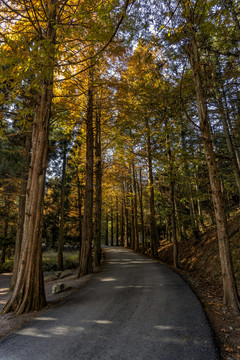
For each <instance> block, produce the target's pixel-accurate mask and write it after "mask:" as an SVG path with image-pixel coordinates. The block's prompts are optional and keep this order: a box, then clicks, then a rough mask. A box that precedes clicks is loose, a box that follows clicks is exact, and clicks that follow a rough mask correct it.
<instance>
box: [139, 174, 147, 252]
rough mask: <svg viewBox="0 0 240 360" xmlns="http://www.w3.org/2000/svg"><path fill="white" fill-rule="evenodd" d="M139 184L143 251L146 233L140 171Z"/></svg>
mask: <svg viewBox="0 0 240 360" xmlns="http://www.w3.org/2000/svg"><path fill="white" fill-rule="evenodd" d="M139 182H140V184H139V183H138V196H139V204H140V215H141V230H142V246H143V251H144V250H145V249H146V248H147V246H146V232H145V224H144V213H143V184H142V170H141V169H140V170H139Z"/></svg>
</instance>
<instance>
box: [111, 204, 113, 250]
mask: <svg viewBox="0 0 240 360" xmlns="http://www.w3.org/2000/svg"><path fill="white" fill-rule="evenodd" d="M111 246H113V207H112V205H111Z"/></svg>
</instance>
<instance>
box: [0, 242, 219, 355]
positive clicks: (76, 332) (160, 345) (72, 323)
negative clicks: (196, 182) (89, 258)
mask: <svg viewBox="0 0 240 360" xmlns="http://www.w3.org/2000/svg"><path fill="white" fill-rule="evenodd" d="M0 359H1V360H28V359H29V360H30V359H33V360H39V359H41V360H48V359H51V360H53V359H54V360H55V359H56V360H75V359H79V360H90V359H91V360H95V359H101V360H109V359H114V360H128V359H130V360H143V359H144V360H155V359H160V360H216V359H218V356H217V353H216V350H215V348H214V343H213V339H212V334H211V331H210V329H209V325H208V323H207V320H206V317H205V314H204V312H203V310H202V307H201V305H200V302H199V300H198V299H197V298H196V296H195V295H194V294H193V292H192V290H191V289H190V288H189V286H188V285H187V284H186V283H185V282H184V280H182V279H181V278H180V277H179V276H178V275H177V274H175V273H174V272H173V271H171V270H170V269H169V268H167V267H166V266H164V265H162V264H159V263H158V262H156V261H153V260H151V259H148V258H146V257H144V256H141V255H137V254H136V253H134V252H132V251H130V250H126V249H123V248H116V247H114V248H109V249H108V250H107V263H106V265H104V267H103V271H102V272H100V273H98V274H97V275H96V276H95V277H93V278H92V279H91V280H90V281H89V282H88V283H87V284H86V285H85V286H84V287H83V288H81V289H80V290H79V291H76V292H74V293H73V294H72V295H71V298H70V299H68V300H65V301H64V302H62V303H60V304H59V305H58V306H57V307H55V308H54V309H51V310H48V311H45V312H44V313H43V314H42V315H41V316H39V317H38V318H35V319H34V320H33V321H31V322H30V323H29V324H28V325H27V326H25V327H23V328H22V329H20V330H18V331H16V332H15V333H13V334H11V335H9V336H7V337H5V338H3V339H2V340H1V341H0Z"/></svg>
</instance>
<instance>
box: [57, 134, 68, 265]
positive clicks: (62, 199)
mask: <svg viewBox="0 0 240 360" xmlns="http://www.w3.org/2000/svg"><path fill="white" fill-rule="evenodd" d="M66 167H67V144H66V142H65V141H64V144H63V162H62V180H61V197H60V224H59V235H58V260H57V269H58V270H63V242H64V204H65V185H66Z"/></svg>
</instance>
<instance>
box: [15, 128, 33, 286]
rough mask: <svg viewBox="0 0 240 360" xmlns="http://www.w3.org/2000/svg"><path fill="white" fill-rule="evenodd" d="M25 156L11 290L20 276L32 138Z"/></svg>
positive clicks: (28, 140) (26, 148) (28, 138)
mask: <svg viewBox="0 0 240 360" xmlns="http://www.w3.org/2000/svg"><path fill="white" fill-rule="evenodd" d="M24 147H25V149H24V151H25V154H26V157H25V158H26V167H25V166H24V168H23V170H22V174H21V188H20V195H19V204H18V220H17V234H16V240H15V249H14V265H13V275H12V281H11V290H12V289H13V288H14V286H15V283H16V279H17V274H18V265H19V259H20V254H21V243H22V236H23V224H24V217H25V203H26V190H27V177H28V175H27V171H28V170H27V169H28V168H29V165H30V150H31V137H30V135H28V134H27V135H26V137H25V146H24Z"/></svg>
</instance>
